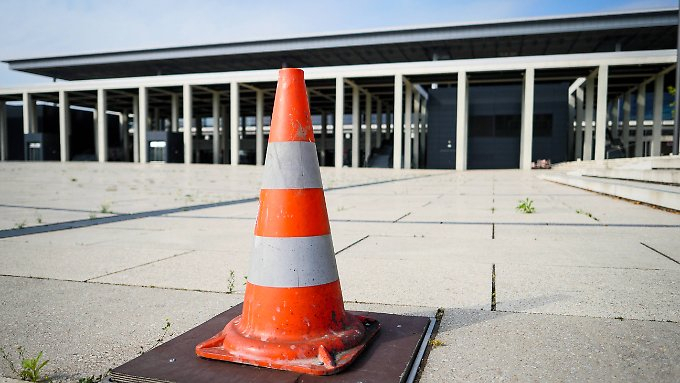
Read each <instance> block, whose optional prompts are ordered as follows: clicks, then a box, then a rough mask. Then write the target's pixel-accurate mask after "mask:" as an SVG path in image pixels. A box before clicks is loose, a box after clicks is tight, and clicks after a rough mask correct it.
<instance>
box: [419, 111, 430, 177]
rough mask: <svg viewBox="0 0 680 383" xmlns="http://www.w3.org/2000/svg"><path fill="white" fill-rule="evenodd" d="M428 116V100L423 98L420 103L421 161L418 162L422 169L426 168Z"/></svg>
mask: <svg viewBox="0 0 680 383" xmlns="http://www.w3.org/2000/svg"><path fill="white" fill-rule="evenodd" d="M427 121H428V115H427V99H425V98H423V100H422V101H421V102H420V141H419V142H420V151H419V152H418V153H420V157H419V158H420V159H419V160H418V161H419V162H418V166H419V167H420V168H425V149H426V148H427V145H426V139H427V130H428V122H427Z"/></svg>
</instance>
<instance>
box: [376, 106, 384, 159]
mask: <svg viewBox="0 0 680 383" xmlns="http://www.w3.org/2000/svg"><path fill="white" fill-rule="evenodd" d="M382 117H383V116H382V102H381V101H380V100H377V105H376V106H375V124H376V126H377V129H376V132H375V146H374V148H376V149H380V147H381V146H382Z"/></svg>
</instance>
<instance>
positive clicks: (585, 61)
mask: <svg viewBox="0 0 680 383" xmlns="http://www.w3.org/2000/svg"><path fill="white" fill-rule="evenodd" d="M677 47H678V9H661V10H647V11H638V12H622V13H607V14H590V15H575V16H560V17H546V18H535V19H524V20H510V21H499V22H493V23H471V24H460V25H438V26H428V27H419V28H404V29H383V30H374V31H365V32H357V33H345V34H334V35H319V36H304V37H295V38H284V39H273V40H263V41H244V42H236V43H226V44H216V45H204V46H190V47H176V48H165V49H149V50H137V51H127V52H112V53H98V54H87V55H72V56H61V57H45V58H30V59H11V60H6V61H5V62H6V63H8V64H9V66H10V68H11V69H13V70H17V71H22V72H27V73H33V74H38V75H43V76H47V77H49V78H52V79H55V81H54V82H46V83H44V84H39V85H35V86H20V87H15V88H0V140H1V142H0V157H1V159H2V160H19V161H20V160H26V161H45V160H54V161H99V162H107V161H128V162H142V163H144V162H176V163H182V162H183V163H215V164H262V163H263V161H264V153H265V151H266V145H267V135H268V131H269V126H268V124H269V121H270V118H269V115H270V114H271V110H272V106H273V101H274V94H275V90H276V79H277V69H278V68H281V67H300V68H303V69H304V70H305V77H306V79H307V91H308V96H309V100H310V106H311V111H312V115H313V123H314V130H315V137H316V138H315V139H316V142H317V149H318V152H319V161H320V164H321V165H322V166H336V167H342V166H351V167H393V168H395V169H401V168H405V169H411V168H437V169H458V170H465V169H501V168H520V169H529V168H531V167H532V162H535V161H537V160H541V159H545V160H550V161H551V162H552V163H558V162H564V161H574V160H583V161H590V160H601V159H606V158H619V157H641V156H659V155H667V154H669V153H671V151H672V150H673V142H674V141H673V134H674V121H673V118H674V116H677V115H678V113H677V105H675V106H674V107H673V106H672V103H673V96H672V95H671V92H670V91H669V87H675V86H676V83H677V79H676V73H677V69H676V66H677V64H678V52H677ZM57 80H59V81H57ZM62 80H63V81H62ZM674 110H675V111H676V113H674ZM676 132H677V130H676ZM676 145H677V138H676Z"/></svg>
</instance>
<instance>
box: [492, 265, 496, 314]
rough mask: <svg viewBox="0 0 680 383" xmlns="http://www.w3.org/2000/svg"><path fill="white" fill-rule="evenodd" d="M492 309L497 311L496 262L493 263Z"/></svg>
mask: <svg viewBox="0 0 680 383" xmlns="http://www.w3.org/2000/svg"><path fill="white" fill-rule="evenodd" d="M491 311H496V264H495V263H494V264H492V265H491Z"/></svg>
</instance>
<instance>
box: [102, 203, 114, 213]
mask: <svg viewBox="0 0 680 383" xmlns="http://www.w3.org/2000/svg"><path fill="white" fill-rule="evenodd" d="M99 212H100V213H102V214H111V213H113V212H112V211H111V205H109V204H108V203H103V204H102V205H101V207H100V209H99Z"/></svg>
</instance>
